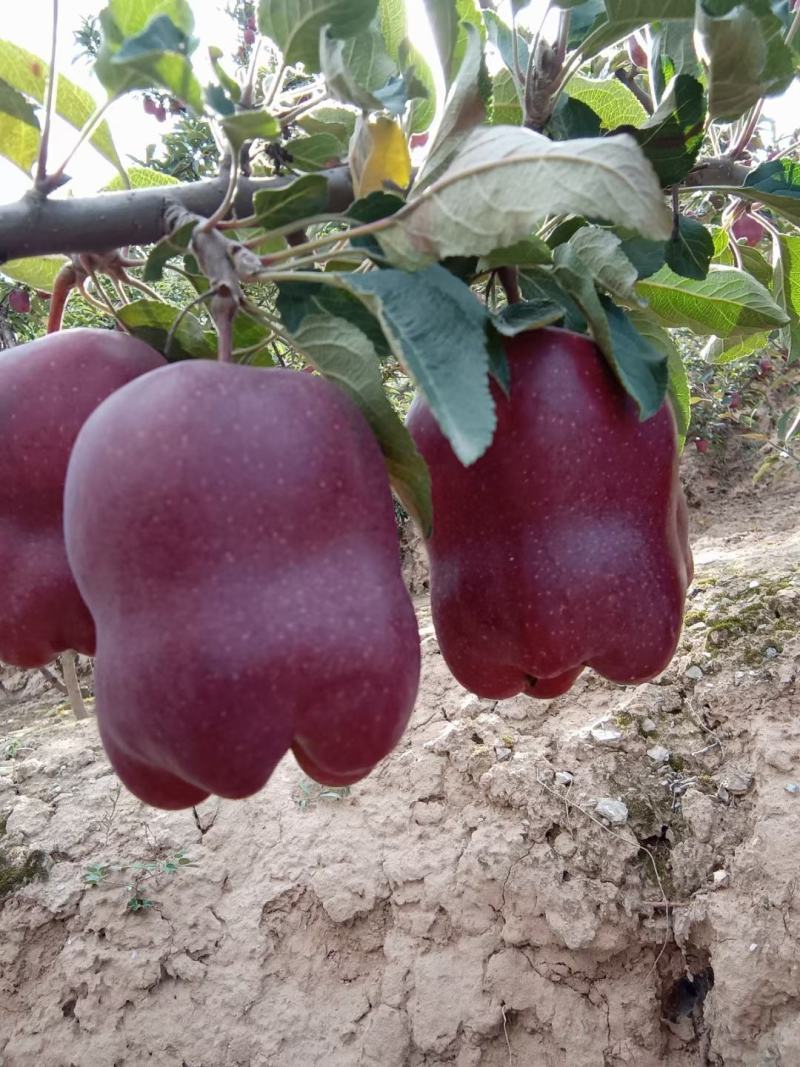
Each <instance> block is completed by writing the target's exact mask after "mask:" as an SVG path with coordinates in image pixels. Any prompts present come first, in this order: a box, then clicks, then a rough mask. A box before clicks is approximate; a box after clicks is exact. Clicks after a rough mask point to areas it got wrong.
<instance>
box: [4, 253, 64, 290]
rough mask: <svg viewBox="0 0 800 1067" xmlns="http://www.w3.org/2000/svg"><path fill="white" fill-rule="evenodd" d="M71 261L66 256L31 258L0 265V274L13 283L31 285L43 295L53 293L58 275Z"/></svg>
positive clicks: (12, 260) (10, 260)
mask: <svg viewBox="0 0 800 1067" xmlns="http://www.w3.org/2000/svg"><path fill="white" fill-rule="evenodd" d="M68 262H69V260H68V259H67V258H66V257H65V256H31V257H29V258H26V259H9V260H8V262H6V263H0V274H4V275H5V276H6V277H7V278H11V280H12V281H15V282H22V283H23V285H30V287H31V288H32V289H39V290H41V291H42V292H43V293H52V291H53V285H54V283H55V280H56V275H57V274H58V272H59V271H60V270H61V268H62V267H63V266H65V264H67V263H68Z"/></svg>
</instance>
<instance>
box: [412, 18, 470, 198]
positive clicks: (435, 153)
mask: <svg viewBox="0 0 800 1067" xmlns="http://www.w3.org/2000/svg"><path fill="white" fill-rule="evenodd" d="M465 33H466V47H465V51H464V55H463V60H462V63H461V68H460V70H459V72H458V77H457V78H456V80H455V81H454V82H453V85H452V87H451V89H450V92H449V93H448V95H447V101H446V103H445V109H444V114H443V115H442V119H441V122H440V123H439V129H438V130H437V131H436V136H435V138H434V140H433V143H432V145H431V147H430V150H429V152H428V156H427V158H426V160H425V163H424V164H423V167H422V170H421V171H420V173H419V175H418V177H417V181H416V183H415V185H414V195H415V196H416V195H418V194H419V193H420V192H421V190H423V189H424V188H425V186H426V185H430V184H431V183H432V182H434V181H435V180H436V179H437V177H439V175H440V174H442V173H443V171H444V170H446V168H447V166H448V165H449V163H450V162H451V160H452V159H453V157H454V156H455V154H456V153H457V151H458V149H459V148H460V147H461V145H463V143H464V141H465V140H466V138H467V137H468V135H469V133H470V131H472V130H474V129H475V127H476V126H478V124H479V123H481V122H482V121H483V119H484V117H485V114H486V109H485V107H484V104H483V98H482V96H481V93H480V81H481V71H482V69H483V51H482V48H481V41H480V36H479V34H478V32H477V30H476V29H475V28H474V27H473V26H471V25H467V26H466V27H465Z"/></svg>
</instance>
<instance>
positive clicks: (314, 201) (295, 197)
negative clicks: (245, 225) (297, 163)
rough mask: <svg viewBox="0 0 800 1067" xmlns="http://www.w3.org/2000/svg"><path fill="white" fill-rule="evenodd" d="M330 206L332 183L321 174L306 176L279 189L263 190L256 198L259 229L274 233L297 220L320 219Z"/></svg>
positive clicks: (255, 209)
mask: <svg viewBox="0 0 800 1067" xmlns="http://www.w3.org/2000/svg"><path fill="white" fill-rule="evenodd" d="M327 204H328V183H327V181H326V180H325V178H323V176H322V175H321V174H304V175H303V176H302V177H301V178H297V179H296V181H293V182H291V183H290V184H289V185H283V186H281V187H280V188H279V189H261V190H259V191H258V192H257V193H256V194H255V196H254V197H253V213H254V214H255V215H256V216H257V218H258V224H259V226H262V227H263V228H264V229H265V230H274V229H277V228H278V227H279V226H286V225H287V224H288V223H290V222H294V221H295V219H302V218H306V217H307V216H309V215H318V214H320V213H321V212H323V211H324V210H325V208H326V207H327Z"/></svg>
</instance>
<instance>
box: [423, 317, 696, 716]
mask: <svg viewBox="0 0 800 1067" xmlns="http://www.w3.org/2000/svg"><path fill="white" fill-rule="evenodd" d="M505 347H506V351H507V354H508V359H509V365H510V371H511V395H510V399H508V398H506V397H505V396H504V394H503V393H502V392H501V391H500V390H499V388H497V387H496V386H495V385H493V386H492V393H493V396H494V400H495V404H496V407H497V429H496V431H495V436H494V439H493V442H492V444H491V446H490V448H489V449H488V451H487V452H486V453H485V454H484V455H483V456H482V457H481V458H480V459H479V460H478V461H477V462H475V463H473V464H472V465H471V466H469V467H465V466H463V465H462V464H461V463H460V462H459V460H458V459H457V457H456V456H455V454H454V452H453V451H452V449H451V447H450V445H449V443H448V442H447V440H446V438H445V437H444V435H443V434H442V432H441V430H440V429H439V427H438V425H437V423H436V421H435V420H434V418H433V416H432V414H431V412H430V410H429V408H428V407H427V405H426V404H425V403H424V402H423V401H422V400H421V399H419V398H418V399H416V400H415V401H414V404H413V405H412V408H411V411H410V412H409V416H408V428H409V430H410V431H411V434H412V436H413V438H414V440H415V441H416V444H417V447H418V448H419V449H420V451H421V452H422V455H423V456H424V457H425V459H426V461H427V463H428V466H429V468H430V472H431V479H432V486H433V509H434V510H433V533H432V535H431V538H430V541H429V543H428V552H429V556H430V567H431V599H432V608H433V621H434V625H435V628H436V633H437V635H438V639H439V643H440V647H441V651H442V655H443V656H444V658H445V660H446V661H447V664H448V666H449V667H450V670H451V671H452V672H453V674H454V675H455V677H456V678H457V679H458V681H459V682H460V683H461V684H462V685H463V686H465V687H466V688H467V689H469V690H471V691H472V692H474V693H476V694H477V695H478V696H481V697H490V698H494V699H503V698H506V697H511V696H514V695H515V694H517V693H521V692H524V693H527V694H529V695H530V696H536V697H547V698H550V697H555V696H559V695H560V694H562V693H565V692H566V691H567V690H568V689H569V688H570V686H571V685H572V684H573V682H574V681H575V680H576V678H577V677H578V675H579V674H580V673H581V671H582V670H583V668H584V666H590V667H592V668H594V670H596V671H597V672H598V673H599V674H602V675H603V676H604V677H606V678H609V679H611V680H612V681H614V682H621V683H638V682H643V681H646V680H648V679H650V678H653V677H654V676H655V675H657V674H658V673H659V672H660V671H662V670H663V669H664V668H665V667H666V665H667V664H668V663H669V661H670V659H671V658H672V656H673V653H674V651H675V647H676V645H677V642H678V638H679V635H680V630H681V623H682V618H683V607H684V599H685V595H686V588H687V586H688V584H689V582H690V581H691V577H692V559H691V552H690V549H689V544H688V539H687V512H686V503H685V499H684V496H683V492H682V490H681V487H680V483H679V481H678V447H677V439H676V430H675V420H674V417H673V414H672V410H671V408H670V407H669V405H668V404H665V405H664V406H663V407H662V408H661V410H660V411H659V412H658V413H657V414H656V415H655V416H653V417H652V418H651V419H648V420H647V421H645V422H640V421H639V418H638V413H637V410H636V406H635V403H634V401H633V400H632V399H631V398H630V397H628V396H627V395H626V394H625V393H624V391H623V390H622V388H621V387H620V385H619V384H618V383H617V381H616V379H615V378H614V377H613V375H612V373H611V371H610V369H609V367H608V365H607V363H606V361H605V360H604V359H603V356H602V354H601V353H600V352H599V350H598V349H597V348H596V347H595V345H594V343H593V342H592V341H591V340H589V339H588V338H586V337H583V336H580V335H578V334H574V333H570V332H567V331H565V330H558V329H541V330H536V331H532V332H528V333H523V334H520V335H519V336H518V337H516V338H514V339H513V340H510V341H507V342H506V345H505Z"/></svg>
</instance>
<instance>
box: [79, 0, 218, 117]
mask: <svg viewBox="0 0 800 1067" xmlns="http://www.w3.org/2000/svg"><path fill="white" fill-rule="evenodd" d="M100 24H101V26H102V27H103V44H102V47H101V49H100V52H99V54H98V57H97V61H96V62H95V68H94V69H95V73H96V74H97V77H98V78H99V79H100V81H101V83H102V84H103V86H105V88H106V89H107V90H108V92H109V94H110V95H112V96H116V95H119V94H122V93H126V92H129V91H130V90H131V89H152V88H156V87H157V88H160V89H165V90H166V91H167V92H169V93H172V95H173V96H176V97H177V98H178V99H179V100H182V101H183V102H184V103H185V104H186V106H187V107H188V108H189V109H190V110H191V111H192V112H193V113H194V114H197V115H199V114H201V113H202V111H203V91H202V89H201V88H200V83H199V82H198V80H197V78H196V77H195V76H194V73H193V72H192V66H191V63H190V61H189V57H188V53H189V52H190V51H191V49H192V48H193V47H194V44H195V42H194V40H193V39H192V38H191V37H190V34H191V31H192V28H193V25H194V19H193V17H192V13H191V9H190V8H189V7H188V5H187V4H186V3H185V2H184V0H138V2H137V3H128V2H127V0H111V2H110V3H109V5H108V6H107V7H106V8H104V9H103V10H102V11H101V12H100Z"/></svg>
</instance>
